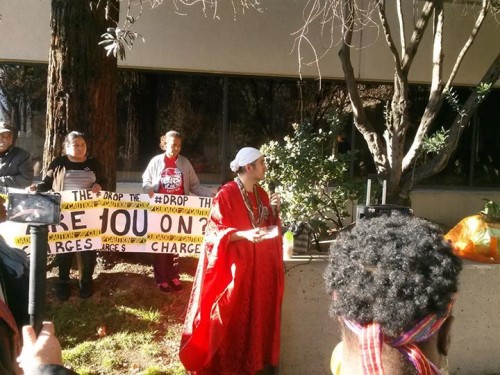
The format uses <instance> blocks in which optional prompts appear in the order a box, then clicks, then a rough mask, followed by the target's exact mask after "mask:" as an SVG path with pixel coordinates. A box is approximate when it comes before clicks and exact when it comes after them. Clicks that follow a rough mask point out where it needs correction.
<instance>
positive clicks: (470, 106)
mask: <svg viewBox="0 0 500 375" xmlns="http://www.w3.org/2000/svg"><path fill="white" fill-rule="evenodd" d="M499 78H500V53H499V54H498V55H497V57H496V58H495V60H493V62H492V63H491V65H490V67H489V69H488V71H487V72H486V74H485V75H484V77H483V79H482V80H481V83H483V84H495V83H496V82H497V81H498V79H499ZM479 104H480V101H479V93H478V90H474V91H473V92H472V93H471V94H470V95H469V97H468V99H467V101H466V102H465V104H464V106H463V108H462V111H461V112H460V113H458V114H457V116H456V117H455V120H454V122H453V124H452V125H451V128H450V131H449V135H448V138H447V141H446V146H445V147H444V149H443V151H442V152H441V153H440V154H439V155H438V156H437V157H436V158H434V159H432V160H430V161H429V162H428V163H426V164H424V165H422V166H420V167H417V168H416V169H415V171H414V173H413V175H412V176H410V175H406V176H405V177H404V178H403V179H402V181H401V186H402V187H401V194H402V196H406V195H407V194H408V191H409V190H410V189H411V188H412V186H413V185H414V184H416V183H418V182H420V181H422V180H424V179H426V178H428V177H430V176H432V175H434V174H436V173H439V172H441V171H442V170H443V169H444V168H445V167H446V165H447V164H448V162H449V160H450V158H451V156H452V155H453V153H454V151H455V149H456V146H457V144H458V142H459V141H460V138H461V136H462V134H463V131H464V130H465V128H466V127H467V126H468V124H469V121H470V118H471V117H472V115H473V114H474V113H475V111H476V110H477V107H478V106H479Z"/></svg>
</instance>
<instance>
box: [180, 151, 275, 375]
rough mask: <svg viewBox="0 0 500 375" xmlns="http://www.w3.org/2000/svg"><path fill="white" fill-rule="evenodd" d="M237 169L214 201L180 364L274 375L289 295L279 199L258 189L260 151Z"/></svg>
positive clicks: (205, 370) (234, 165) (246, 154)
mask: <svg viewBox="0 0 500 375" xmlns="http://www.w3.org/2000/svg"><path fill="white" fill-rule="evenodd" d="M230 166H231V170H232V171H234V172H236V173H237V177H236V178H235V180H234V181H231V182H228V183H226V184H225V185H224V186H222V187H221V189H220V190H219V192H218V193H217V195H216V196H215V198H214V200H213V202H212V210H211V213H210V217H209V222H208V224H207V227H206V231H205V240H204V243H203V249H202V251H201V254H200V259H199V262H198V268H197V271H196V276H195V280H194V284H193V289H192V292H191V298H190V301H189V305H188V309H187V313H186V318H185V322H184V328H183V333H182V338H181V343H180V349H179V357H180V360H181V362H182V363H183V365H184V367H185V368H186V369H187V370H188V371H193V372H195V373H196V374H198V375H208V374H213V375H215V374H217V375H224V374H273V373H276V367H277V366H278V364H279V350H280V316H281V303H282V299H283V289H284V266H283V250H282V240H281V228H280V226H281V223H280V219H279V216H278V213H279V204H280V201H279V196H278V195H277V194H272V195H271V196H270V197H269V196H268V194H267V193H266V192H265V191H264V189H262V188H261V187H260V185H259V182H260V181H262V180H264V177H265V172H266V165H265V161H264V156H263V155H262V154H261V153H260V151H259V150H257V149H255V148H252V147H245V148H242V149H241V150H240V151H239V152H238V154H237V155H236V158H235V159H234V160H233V161H232V162H231V165H230Z"/></svg>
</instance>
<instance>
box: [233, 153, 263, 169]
mask: <svg viewBox="0 0 500 375" xmlns="http://www.w3.org/2000/svg"><path fill="white" fill-rule="evenodd" d="M261 156H262V153H261V152H260V151H259V150H257V149H256V148H253V147H243V148H242V149H241V150H240V151H238V153H237V154H236V157H235V158H234V160H233V161H232V162H231V163H230V164H229V167H230V168H231V170H232V171H233V172H238V169H240V167H244V166H245V165H247V164H250V163H253V162H254V161H255V160H257V159H258V158H260V157H261Z"/></svg>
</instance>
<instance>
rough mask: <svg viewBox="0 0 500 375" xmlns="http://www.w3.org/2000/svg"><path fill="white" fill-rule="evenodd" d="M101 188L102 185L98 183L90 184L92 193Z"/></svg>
mask: <svg viewBox="0 0 500 375" xmlns="http://www.w3.org/2000/svg"><path fill="white" fill-rule="evenodd" d="M101 190H102V186H101V185H99V184H94V185H92V193H98V192H100V191H101Z"/></svg>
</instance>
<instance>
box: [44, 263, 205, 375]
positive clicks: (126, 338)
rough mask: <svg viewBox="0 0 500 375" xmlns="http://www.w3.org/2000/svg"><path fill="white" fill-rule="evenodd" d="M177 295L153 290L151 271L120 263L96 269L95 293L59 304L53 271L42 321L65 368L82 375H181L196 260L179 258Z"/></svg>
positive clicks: (74, 294)
mask: <svg viewBox="0 0 500 375" xmlns="http://www.w3.org/2000/svg"><path fill="white" fill-rule="evenodd" d="M180 263H181V264H180V267H181V272H182V273H181V279H182V281H183V284H184V290H183V291H182V292H180V293H162V292H160V291H158V290H157V289H156V287H155V283H154V279H153V275H152V267H151V265H150V264H142V263H140V262H136V263H134V262H129V261H127V262H119V263H117V264H115V265H114V266H113V267H112V268H111V269H106V270H105V269H99V268H97V269H96V273H95V274H94V286H95V293H94V295H93V296H92V297H91V298H89V299H80V298H79V297H78V296H77V293H78V288H77V273H76V271H73V272H75V273H74V274H72V278H73V282H72V296H71V298H70V299H69V301H65V302H60V301H58V300H57V299H56V298H55V297H54V294H53V288H54V287H55V284H56V282H57V277H56V275H57V270H51V271H50V272H49V273H48V279H47V291H48V292H47V307H46V313H45V315H46V319H48V320H52V321H54V323H55V326H56V331H57V336H58V337H59V340H60V341H61V346H62V348H63V358H64V363H65V365H66V366H68V367H70V368H72V369H73V370H75V371H76V372H78V373H79V374H81V375H97V374H106V375H108V374H109V375H115V374H116V375H118V374H134V375H186V374H187V372H186V371H185V370H184V367H183V366H182V364H181V363H180V361H179V358H178V354H177V353H178V349H179V341H180V334H181V331H182V324H183V321H184V314H185V310H186V307H187V302H188V299H189V294H190V290H191V285H192V281H193V276H194V273H195V270H196V264H197V258H191V257H186V258H181V261H180Z"/></svg>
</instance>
